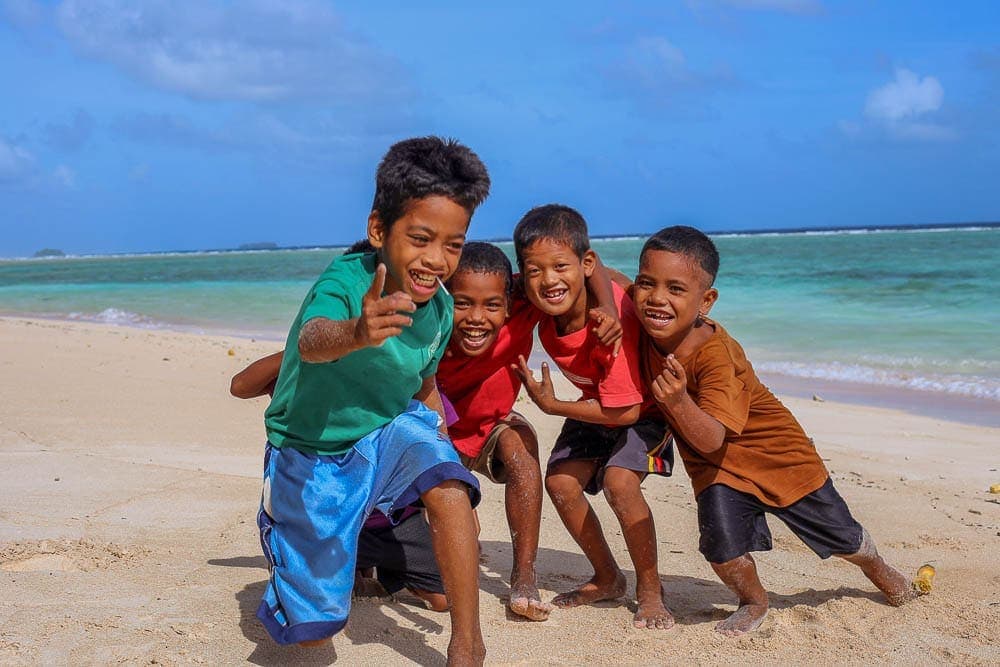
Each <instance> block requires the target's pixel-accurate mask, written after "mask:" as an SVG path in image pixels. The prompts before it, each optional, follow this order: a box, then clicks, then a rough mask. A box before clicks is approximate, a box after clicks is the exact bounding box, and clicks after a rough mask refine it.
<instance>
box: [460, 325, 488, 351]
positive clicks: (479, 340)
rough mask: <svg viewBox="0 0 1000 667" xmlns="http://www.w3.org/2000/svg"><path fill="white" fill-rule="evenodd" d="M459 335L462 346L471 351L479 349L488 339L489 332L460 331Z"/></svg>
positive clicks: (480, 330)
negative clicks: (460, 335)
mask: <svg viewBox="0 0 1000 667" xmlns="http://www.w3.org/2000/svg"><path fill="white" fill-rule="evenodd" d="M460 333H461V334H462V344H463V345H464V346H465V347H467V348H469V349H471V350H477V349H479V348H481V347H482V346H483V345H485V344H486V341H487V340H488V339H489V337H490V332H489V331H487V330H485V329H462V330H461V331H460Z"/></svg>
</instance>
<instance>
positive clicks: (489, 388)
mask: <svg viewBox="0 0 1000 667" xmlns="http://www.w3.org/2000/svg"><path fill="white" fill-rule="evenodd" d="M541 317H542V314H541V312H540V311H539V310H538V309H537V308H535V307H534V306H532V305H531V304H530V303H529V302H528V301H527V300H526V299H523V298H517V297H513V298H512V302H511V308H510V317H509V318H508V319H507V321H506V322H505V323H504V325H503V326H502V327H501V328H500V331H498V332H497V337H496V340H495V341H493V345H491V346H490V348H489V349H488V350H486V351H485V352H484V353H483V354H480V355H479V356H476V357H469V356H466V355H464V354H462V353H461V352H454V350H452V349H450V348H449V350H448V351H447V352H446V353H445V355H444V357H443V358H442V359H441V362H440V363H439V364H438V370H437V384H438V391H440V392H441V394H442V395H444V396H446V397H447V398H448V400H449V401H451V403H452V405H453V406H454V407H455V412H456V413H457V414H458V421H457V422H455V423H454V424H452V425H451V426H449V427H448V435H450V436H451V441H452V442H453V443H454V445H455V449H457V450H458V451H460V452H461V453H463V454H465V455H466V456H471V457H474V456H477V455H478V454H479V452H480V451H481V450H482V448H483V443H484V442H485V440H486V436H487V435H489V433H490V431H491V430H493V427H494V426H495V425H496V423H497V422H498V421H499V420H501V419H503V418H504V417H506V416H507V415H508V414H510V411H511V408H513V407H514V401H515V400H517V395H518V393H519V392H520V391H521V379H520V378H519V377H518V376H517V373H515V372H514V371H513V370H511V364H516V363H517V357H518V355H523V356H524V358H525V359H527V358H528V357H529V355H531V343H532V333H533V330H534V328H535V325H536V324H537V323H538V320H539V319H540V318H541Z"/></svg>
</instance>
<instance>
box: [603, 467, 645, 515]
mask: <svg viewBox="0 0 1000 667" xmlns="http://www.w3.org/2000/svg"><path fill="white" fill-rule="evenodd" d="M639 483H640V480H639V477H638V476H637V475H636V474H635V473H634V472H632V471H631V470H625V469H624V468H615V467H609V468H607V469H606V470H605V471H604V482H603V485H602V486H603V489H604V497H605V498H607V499H608V503H610V504H611V506H612V507H616V506H621V505H624V504H626V503H630V502H634V501H635V500H636V496H639V497H640V498H641V495H642V491H641V490H640V487H639Z"/></svg>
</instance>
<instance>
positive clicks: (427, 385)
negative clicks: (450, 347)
mask: <svg viewBox="0 0 1000 667" xmlns="http://www.w3.org/2000/svg"><path fill="white" fill-rule="evenodd" d="M413 398H415V399H417V400H418V401H421V402H423V404H424V405H426V406H427V407H429V408H430V409H431V410H434V411H435V412H437V413H438V415H439V416H440V417H441V419H440V420H439V421H440V424H439V426H438V430H439V431H441V433H443V434H445V435H448V424H447V417H446V416H445V414H444V403H442V402H441V394H440V393H439V392H438V388H437V380H436V376H435V375H431V376H430V377H426V378H424V383H423V384H422V385H420V390H419V391H418V392H417V393H416V394H414V395H413Z"/></svg>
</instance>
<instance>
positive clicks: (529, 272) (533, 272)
mask: <svg viewBox="0 0 1000 667" xmlns="http://www.w3.org/2000/svg"><path fill="white" fill-rule="evenodd" d="M525 273H526V274H527V275H529V276H531V277H532V278H534V277H536V276H538V274H539V273H541V272H540V271H539V270H538V269H528V270H527V271H525Z"/></svg>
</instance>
